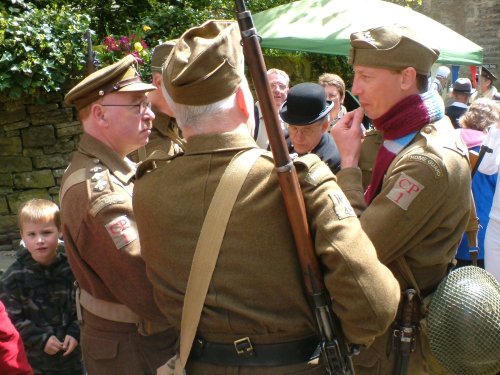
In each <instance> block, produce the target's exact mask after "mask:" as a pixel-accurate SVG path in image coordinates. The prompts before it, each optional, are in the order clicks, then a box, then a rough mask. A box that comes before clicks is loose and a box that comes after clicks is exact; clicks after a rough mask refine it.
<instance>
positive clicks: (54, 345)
mask: <svg viewBox="0 0 500 375" xmlns="http://www.w3.org/2000/svg"><path fill="white" fill-rule="evenodd" d="M62 347H63V343H62V342H61V341H59V339H58V338H57V337H56V336H50V337H49V339H48V340H47V343H46V344H45V348H44V349H43V351H44V352H45V353H47V354H48V355H54V354H57V353H58V352H59V351H60V350H62Z"/></svg>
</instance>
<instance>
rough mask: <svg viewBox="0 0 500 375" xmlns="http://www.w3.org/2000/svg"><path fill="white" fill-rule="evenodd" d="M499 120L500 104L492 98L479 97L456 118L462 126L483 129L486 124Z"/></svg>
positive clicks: (492, 123) (495, 122)
mask: <svg viewBox="0 0 500 375" xmlns="http://www.w3.org/2000/svg"><path fill="white" fill-rule="evenodd" d="M498 121H500V104H498V103H497V102H495V101H494V100H492V99H488V98H479V99H477V100H475V101H474V102H472V104H471V105H470V107H469V108H468V109H467V111H466V112H465V113H464V115H463V116H462V117H460V119H459V120H458V122H459V123H460V125H461V126H462V127H463V128H468V129H474V130H479V131H484V130H485V129H486V128H487V127H488V126H490V125H494V124H497V123H498Z"/></svg>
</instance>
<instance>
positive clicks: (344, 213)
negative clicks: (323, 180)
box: [328, 191, 356, 220]
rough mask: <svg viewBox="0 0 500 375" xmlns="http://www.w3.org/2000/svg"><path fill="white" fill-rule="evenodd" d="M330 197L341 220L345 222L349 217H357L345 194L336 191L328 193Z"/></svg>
mask: <svg viewBox="0 0 500 375" xmlns="http://www.w3.org/2000/svg"><path fill="white" fill-rule="evenodd" d="M328 195H329V196H330V199H331V200H332V202H333V210H334V211H335V215H337V218H338V219H339V220H343V219H346V218H348V217H356V213H355V212H354V210H353V209H352V207H351V204H350V203H349V201H348V200H347V197H346V196H345V195H344V193H341V192H337V191H335V192H330V193H328Z"/></svg>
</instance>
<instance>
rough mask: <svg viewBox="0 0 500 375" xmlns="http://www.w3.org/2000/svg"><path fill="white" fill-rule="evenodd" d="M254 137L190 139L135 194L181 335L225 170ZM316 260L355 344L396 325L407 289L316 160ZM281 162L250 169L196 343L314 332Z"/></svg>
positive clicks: (152, 267)
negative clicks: (190, 282) (193, 271)
mask: <svg viewBox="0 0 500 375" xmlns="http://www.w3.org/2000/svg"><path fill="white" fill-rule="evenodd" d="M256 147H257V146H256V143H255V141H254V140H253V139H252V138H251V137H250V136H249V135H242V134H238V133H223V134H214V135H206V136H196V137H192V138H190V139H189V141H188V142H187V145H186V149H185V154H184V155H183V156H177V157H175V158H173V159H171V160H167V161H161V160H156V161H154V162H153V163H152V164H154V165H156V166H157V168H156V169H153V170H151V171H150V172H149V173H146V174H144V176H142V177H141V178H140V179H139V180H137V181H136V184H135V188H134V198H133V205H134V212H135V216H136V220H137V227H138V230H139V235H140V238H141V247H142V249H143V251H142V254H143V258H144V261H145V262H146V267H147V273H148V276H149V278H150V280H151V282H152V284H153V287H154V294H155V298H156V301H157V303H158V306H159V307H160V309H161V310H162V312H163V313H164V314H165V316H166V317H167V318H168V320H169V322H170V323H171V324H173V325H174V326H176V327H177V328H178V329H179V328H180V321H181V314H182V305H183V298H184V293H185V290H186V283H187V279H188V275H189V271H190V267H191V262H192V258H193V254H194V250H195V248H196V243H197V240H198V236H199V233H200V230H201V226H202V224H203V221H204V218H205V215H206V213H207V210H208V207H209V205H210V202H211V199H212V196H213V194H214V191H215V189H216V187H217V185H218V183H219V180H220V178H221V176H222V173H223V172H224V170H225V168H226V167H227V165H228V164H229V162H230V160H231V159H232V158H233V156H234V155H235V154H236V153H238V152H239V151H241V150H245V149H249V148H256ZM295 166H296V168H297V171H298V174H299V178H300V182H301V187H302V190H303V194H304V198H305V203H306V207H307V212H308V219H309V223H310V227H311V233H312V237H313V239H314V244H315V249H316V254H317V256H318V257H319V260H320V262H321V264H322V266H323V268H324V280H325V284H326V286H327V288H328V291H329V292H330V295H331V297H332V299H333V308H334V310H335V312H336V313H337V315H338V316H339V318H340V321H341V323H342V327H343V329H344V332H345V335H346V336H347V338H348V340H349V341H351V342H353V343H358V344H369V343H371V342H372V341H373V339H374V338H375V336H377V335H379V334H381V333H382V332H384V331H385V330H386V329H387V327H388V326H389V324H390V323H391V322H392V320H393V319H394V316H395V313H396V308H397V304H398V301H399V287H398V285H397V281H396V280H395V279H394V277H393V276H392V274H391V272H390V271H389V270H388V269H387V268H386V267H385V266H383V265H382V264H381V263H380V262H379V261H378V259H377V256H376V253H375V249H374V247H373V245H372V244H371V243H370V241H369V240H368V238H367V236H366V235H365V234H364V233H363V231H362V229H361V226H360V223H359V220H358V219H357V218H356V215H355V213H354V211H353V210H352V208H351V206H350V205H349V203H348V201H347V199H346V197H345V196H344V194H343V193H342V191H341V190H340V188H339V187H338V186H337V184H336V182H335V176H334V175H333V174H332V173H331V171H330V170H329V168H328V167H327V166H326V164H324V163H323V162H321V161H320V160H319V158H318V157H317V156H316V155H307V156H304V157H302V158H299V159H298V160H296V161H295ZM315 330H316V328H315V320H314V317H313V315H312V313H311V310H310V307H309V304H308V301H307V298H306V295H305V292H304V288H303V286H302V274H301V270H300V266H299V263H298V260H297V255H296V249H295V245H294V240H293V237H292V233H291V229H290V225H289V223H288V219H287V215H286V210H285V206H284V204H283V198H282V196H281V192H280V188H279V183H278V179H277V176H276V173H275V171H274V163H273V160H272V157H271V156H270V154H269V153H267V154H266V155H265V156H262V157H260V158H259V159H258V160H257V162H256V164H255V165H254V166H253V167H252V169H251V170H250V173H249V175H248V177H247V179H246V180H245V182H244V184H243V186H242V189H241V191H240V193H239V195H238V198H237V201H236V203H235V206H234V208H233V211H232V214H231V216H230V218H229V222H228V225H227V228H226V232H225V236H224V240H223V242H222V246H221V250H220V254H219V258H218V261H217V265H216V268H215V271H214V275H213V278H212V281H211V284H210V287H209V290H208V295H207V297H206V301H205V306H204V309H203V312H202V316H201V320H200V324H199V327H198V334H199V335H201V336H202V337H203V338H205V339H206V340H208V341H212V342H222V343H232V342H233V341H234V340H236V339H238V338H241V337H246V336H249V337H250V339H251V340H252V342H255V343H279V342H284V341H290V340H297V339H302V338H305V337H309V336H311V335H313V334H314V333H315Z"/></svg>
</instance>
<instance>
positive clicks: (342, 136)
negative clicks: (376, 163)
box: [330, 107, 364, 168]
mask: <svg viewBox="0 0 500 375" xmlns="http://www.w3.org/2000/svg"><path fill="white" fill-rule="evenodd" d="M363 115H364V111H363V109H362V108H361V107H359V108H356V109H355V110H354V111H351V112H348V113H346V114H345V115H344V116H343V117H342V118H341V119H340V120H339V121H338V122H337V123H336V124H335V125H334V126H333V128H332V130H331V131H330V134H331V135H332V137H333V139H334V140H335V143H336V144H337V148H338V150H339V153H340V160H341V167H342V168H349V167H357V166H358V161H359V154H360V152H361V140H362V138H363V132H362V131H361V126H362V125H361V122H362V121H363Z"/></svg>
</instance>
